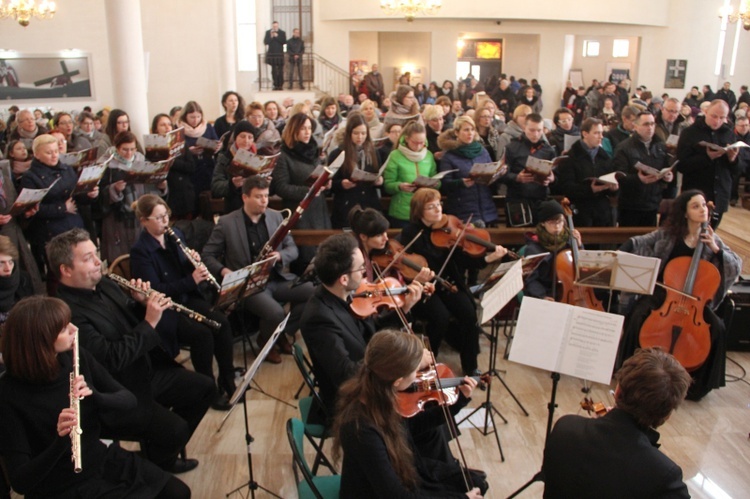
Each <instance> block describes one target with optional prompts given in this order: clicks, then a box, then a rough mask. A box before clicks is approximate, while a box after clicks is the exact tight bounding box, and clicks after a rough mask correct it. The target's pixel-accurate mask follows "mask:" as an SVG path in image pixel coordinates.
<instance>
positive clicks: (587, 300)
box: [555, 198, 604, 312]
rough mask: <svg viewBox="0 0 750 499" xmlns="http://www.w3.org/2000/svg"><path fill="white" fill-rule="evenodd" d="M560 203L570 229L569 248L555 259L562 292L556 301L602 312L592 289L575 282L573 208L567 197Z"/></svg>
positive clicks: (575, 258)
mask: <svg viewBox="0 0 750 499" xmlns="http://www.w3.org/2000/svg"><path fill="white" fill-rule="evenodd" d="M560 204H561V205H562V207H563V211H564V212H565V217H566V218H567V220H568V229H569V230H570V239H569V241H568V244H569V245H570V249H569V250H565V251H561V252H560V253H559V254H558V255H557V258H556V260H555V267H556V269H557V278H558V279H559V280H560V282H561V283H562V292H561V293H560V296H559V299H558V301H560V302H562V303H567V304H569V305H575V306H577V307H585V308H588V309H591V310H599V311H601V312H604V306H603V305H602V302H601V301H600V300H599V299H598V298H597V297H596V295H594V290H593V289H592V288H590V287H588V286H579V285H577V284H576V283H575V281H576V268H578V241H576V239H575V238H574V237H573V230H574V229H575V228H574V227H573V208H572V207H571V205H570V200H568V198H565V199H563V200H562V202H561V203H560Z"/></svg>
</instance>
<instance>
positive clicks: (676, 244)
mask: <svg viewBox="0 0 750 499" xmlns="http://www.w3.org/2000/svg"><path fill="white" fill-rule="evenodd" d="M709 218H710V216H709V209H708V206H707V205H706V198H705V196H704V194H703V193H702V192H701V191H698V190H689V191H686V192H683V193H682V194H680V196H678V197H677V198H676V199H675V200H674V203H673V205H672V211H671V212H670V214H669V218H668V220H667V223H666V225H665V226H664V227H662V228H660V229H658V230H656V231H654V232H651V233H649V234H645V235H643V236H636V237H633V238H630V239H629V240H628V241H627V242H626V243H625V244H624V245H623V247H622V248H621V250H623V251H628V252H630V253H634V254H637V255H642V256H649V257H656V258H660V259H661V260H662V264H661V267H660V270H659V276H658V282H664V280H665V279H666V278H667V276H666V275H665V269H666V267H667V264H668V263H670V262H671V261H672V260H674V259H675V258H678V257H685V256H687V257H692V255H693V252H694V250H695V247H696V245H698V244H699V243H702V244H703V249H702V252H701V254H700V258H701V259H702V260H706V261H708V262H710V263H712V264H713V265H714V266H715V267H716V268H717V269H718V271H719V273H720V274H721V284H720V285H719V288H718V291H717V292H716V294H715V295H714V297H713V299H712V300H711V301H710V302H709V303H708V305H709V306H706V307H705V308H704V309H703V312H704V317H703V318H704V320H705V321H706V322H707V323H708V324H709V328H710V335H711V338H710V343H711V346H710V352H709V355H708V359H707V360H706V361H705V363H703V365H702V366H701V367H700V368H698V369H696V370H694V371H692V372H691V373H690V374H691V376H692V378H693V383H692V384H691V386H690V389H689V390H688V395H687V398H688V399H689V400H699V399H700V398H702V397H703V396H704V395H706V394H707V393H708V392H709V391H711V390H712V389H713V388H719V387H722V386H724V370H725V365H726V360H725V359H726V356H725V353H726V348H725V340H724V333H725V326H724V323H723V321H722V319H721V318H720V317H719V316H718V315H717V314H716V309H717V308H718V307H719V305H720V304H721V302H722V300H723V299H724V296H725V295H726V293H727V290H728V289H729V287H730V286H731V285H732V284H733V283H734V281H735V280H736V279H737V276H738V275H739V273H740V270H741V268H742V261H741V260H740V258H739V257H738V256H737V255H736V254H735V253H734V252H733V251H732V250H731V249H730V248H729V246H727V245H726V244H725V243H724V242H723V241H722V240H721V238H719V236H717V235H716V234H715V233H714V231H713V229H712V228H711V226H710V225H708V226H707V227H706V228H705V229H703V228H702V226H703V224H706V223H707V222H708V220H709ZM664 297H665V291H664V289H663V288H661V287H657V288H656V290H655V291H654V294H653V295H651V296H643V297H640V299H638V300H637V301H636V302H635V303H634V304H633V305H631V307H630V308H628V309H626V312H628V313H626V319H625V333H624V335H623V339H622V341H621V344H620V352H619V358H618V365H619V364H621V363H622V361H624V360H625V359H627V358H629V357H630V356H631V355H633V352H634V351H635V349H636V348H637V347H638V340H639V333H640V330H641V326H642V325H643V323H644V321H645V320H646V319H647V317H648V316H649V314H650V313H651V311H652V310H653V309H655V308H658V307H659V306H660V305H661V303H662V302H663V301H664ZM625 298H626V297H623V298H621V301H623V302H625V301H626V300H625ZM689 301H690V300H689Z"/></svg>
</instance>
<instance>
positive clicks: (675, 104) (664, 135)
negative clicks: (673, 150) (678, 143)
mask: <svg viewBox="0 0 750 499" xmlns="http://www.w3.org/2000/svg"><path fill="white" fill-rule="evenodd" d="M681 106H682V105H681V104H680V100H679V99H676V98H674V97H670V98H669V99H667V100H666V101H664V105H663V106H662V108H661V113H659V114H658V115H657V116H656V136H657V137H659V138H660V139H661V140H662V141H664V142H667V139H669V136H670V135H677V136H679V135H680V134H681V133H682V131H683V130H684V129H685V128H687V123H685V117H684V116H682V115H681V114H680V107H681Z"/></svg>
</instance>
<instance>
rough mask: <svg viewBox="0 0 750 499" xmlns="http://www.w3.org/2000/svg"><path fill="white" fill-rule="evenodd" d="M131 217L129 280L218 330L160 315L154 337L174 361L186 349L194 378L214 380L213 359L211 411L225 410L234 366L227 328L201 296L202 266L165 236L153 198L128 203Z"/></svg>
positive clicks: (160, 207)
mask: <svg viewBox="0 0 750 499" xmlns="http://www.w3.org/2000/svg"><path fill="white" fill-rule="evenodd" d="M133 211H134V212H135V215H136V217H138V220H139V221H140V223H141V227H143V230H142V231H141V233H140V235H139V237H138V240H137V241H136V242H135V244H134V245H133V247H132V248H131V249H130V272H131V274H132V277H133V278H135V279H142V280H143V281H148V282H149V283H150V284H151V289H155V290H156V291H158V292H160V293H164V294H165V295H166V296H168V297H169V298H171V299H172V301H174V302H176V303H179V304H181V305H185V306H186V307H187V308H189V309H191V310H195V311H196V312H198V313H199V314H203V315H205V316H206V317H208V318H209V319H211V320H214V321H216V322H218V323H220V324H221V328H220V329H219V330H215V329H212V328H210V327H208V326H206V325H204V324H201V323H199V322H196V321H194V320H192V319H190V318H189V317H187V316H185V315H184V314H179V313H177V312H174V311H172V310H165V311H164V314H163V315H162V319H161V321H159V324H158V325H157V326H156V331H157V332H158V333H159V336H160V337H161V338H162V345H163V346H164V348H165V349H166V350H167V352H168V353H169V354H170V355H171V356H172V357H176V356H177V354H178V353H179V346H180V345H188V346H189V347H190V358H191V360H192V362H193V367H194V368H195V372H197V373H200V374H203V375H205V376H208V377H209V378H211V379H215V378H214V371H213V358H214V357H215V358H216V362H217V364H218V366H219V378H218V380H216V382H217V384H218V395H217V399H216V400H215V401H214V403H213V405H212V407H213V408H214V409H217V410H228V409H229V408H230V406H229V398H230V397H231V396H232V394H233V393H234V389H235V386H234V365H233V364H232V327H231V325H230V324H229V319H227V316H226V315H224V314H223V313H221V312H218V311H213V310H212V304H211V303H210V302H209V301H207V300H206V298H205V297H204V296H210V294H211V292H212V291H211V290H210V289H206V286H207V284H208V283H206V281H207V279H208V276H209V273H208V269H207V268H206V266H205V265H204V266H201V267H199V268H197V269H196V268H195V267H194V266H193V265H192V264H191V263H190V260H189V259H188V257H187V256H186V255H185V254H184V253H183V251H182V249H181V248H180V247H179V246H178V245H177V243H176V241H175V239H174V238H173V237H171V236H169V235H167V233H166V232H167V229H169V215H170V211H169V206H167V203H166V202H165V201H164V200H163V199H162V198H160V197H159V196H156V195H154V194H144V195H143V196H141V197H140V198H138V201H137V202H135V203H133ZM172 230H173V231H174V233H175V234H176V235H177V237H179V238H180V240H181V241H183V243H184V241H185V234H183V233H182V231H180V229H178V228H177V227H173V228H172ZM191 256H192V258H193V259H197V260H198V261H200V254H199V253H198V252H197V251H193V252H192V255H191Z"/></svg>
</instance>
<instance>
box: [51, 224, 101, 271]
mask: <svg viewBox="0 0 750 499" xmlns="http://www.w3.org/2000/svg"><path fill="white" fill-rule="evenodd" d="M86 241H91V236H90V235H89V233H88V232H87V231H86V230H84V229H79V228H75V229H70V230H69V231H67V232H63V233H62V234H58V235H56V236H55V237H53V238H52V239H50V241H49V242H48V243H47V246H46V251H47V261H48V262H49V267H50V270H51V271H52V273H54V274H55V276H56V277H57V278H58V279H59V278H60V265H65V266H66V267H72V266H73V248H75V247H76V246H77V245H78V244H80V243H83V242H86Z"/></svg>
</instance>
